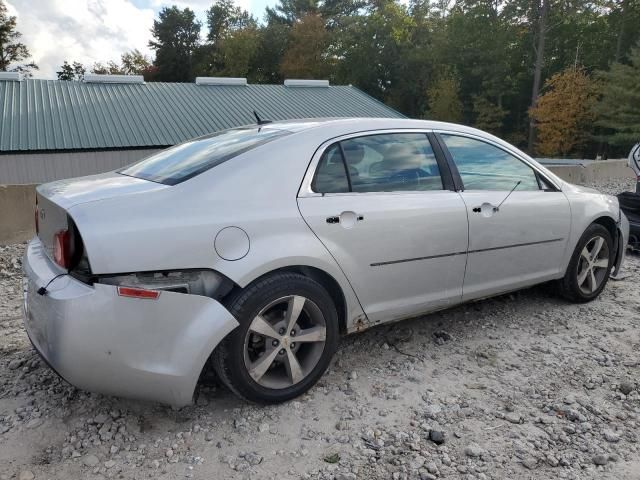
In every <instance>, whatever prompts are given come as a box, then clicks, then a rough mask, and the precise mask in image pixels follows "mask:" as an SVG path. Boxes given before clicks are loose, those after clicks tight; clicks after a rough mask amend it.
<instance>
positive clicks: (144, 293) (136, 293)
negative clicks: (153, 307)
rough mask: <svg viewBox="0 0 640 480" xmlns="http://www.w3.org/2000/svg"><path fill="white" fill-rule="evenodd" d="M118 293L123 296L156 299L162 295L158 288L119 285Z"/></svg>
mask: <svg viewBox="0 0 640 480" xmlns="http://www.w3.org/2000/svg"><path fill="white" fill-rule="evenodd" d="M118 295H120V296H121V297H131V298H146V299H149V300H156V299H157V298H158V297H159V296H160V292H159V291H157V290H147V289H146V288H134V287H118Z"/></svg>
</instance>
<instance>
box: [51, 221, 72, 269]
mask: <svg viewBox="0 0 640 480" xmlns="http://www.w3.org/2000/svg"><path fill="white" fill-rule="evenodd" d="M53 260H54V261H55V262H56V263H57V264H58V265H60V266H61V267H62V268H66V269H68V268H69V266H70V264H71V235H70V234H69V230H60V231H59V232H58V233H56V234H55V235H54V236H53Z"/></svg>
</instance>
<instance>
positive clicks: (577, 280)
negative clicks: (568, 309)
mask: <svg viewBox="0 0 640 480" xmlns="http://www.w3.org/2000/svg"><path fill="white" fill-rule="evenodd" d="M614 255H615V248H614V244H613V239H612V238H611V234H610V233H609V231H608V230H607V229H606V228H605V227H603V226H602V225H599V224H597V223H593V224H591V225H589V227H588V228H587V229H586V230H585V232H584V233H583V234H582V237H580V240H579V241H578V244H577V245H576V249H575V250H574V252H573V255H572V256H571V261H570V262H569V267H568V268H567V271H566V273H565V276H564V278H563V279H562V280H560V293H561V294H562V296H564V297H565V298H566V299H568V300H570V301H572V302H577V303H584V302H589V301H591V300H593V299H594V298H596V297H597V296H598V295H600V292H602V290H603V289H604V287H605V285H606V284H607V281H608V280H609V274H610V273H611V268H612V267H613V262H614Z"/></svg>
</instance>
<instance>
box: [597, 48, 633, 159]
mask: <svg viewBox="0 0 640 480" xmlns="http://www.w3.org/2000/svg"><path fill="white" fill-rule="evenodd" d="M629 61H630V63H629V64H624V63H614V64H613V65H611V69H610V70H609V71H608V72H606V71H605V72H599V74H598V77H599V78H600V80H601V81H602V96H601V98H600V100H599V102H598V104H597V105H596V114H597V121H596V124H597V125H599V126H601V127H604V128H605V129H606V132H605V134H604V135H603V137H604V138H605V139H606V140H607V141H608V142H609V143H611V144H612V145H617V146H621V147H631V145H633V144H634V143H636V142H638V141H640V44H639V45H638V46H637V47H636V48H634V49H632V50H631V53H630V54H629ZM625 149H626V148H625Z"/></svg>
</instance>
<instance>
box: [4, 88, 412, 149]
mask: <svg viewBox="0 0 640 480" xmlns="http://www.w3.org/2000/svg"><path fill="white" fill-rule="evenodd" d="M254 109H255V110H256V111H257V112H258V113H259V114H260V116H261V117H262V118H265V119H270V120H287V119H294V118H317V117H402V116H403V115H401V114H400V113H398V112H396V111H395V110H393V109H391V108H389V107H387V106H386V105H384V104H382V103H381V102H379V101H377V100H375V99H374V98H372V97H370V96H368V95H367V94H365V93H363V92H361V91H360V90H358V89H357V88H354V87H351V86H331V87H285V86H284V85H246V86H218V85H215V86H213V85H207V86H204V85H196V84H194V83H146V84H104V83H83V82H73V81H69V82H67V81H59V80H30V79H27V80H23V81H19V82H17V81H0V152H9V151H37V150H78V149H109V148H137V147H157V146H167V145H175V144H177V143H180V142H182V141H184V140H187V139H189V138H193V137H197V136H199V135H204V134H206V133H211V132H214V131H217V130H222V129H225V128H230V127H235V126H238V125H245V124H249V123H254V122H255V118H254V116H253V110H254Z"/></svg>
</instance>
